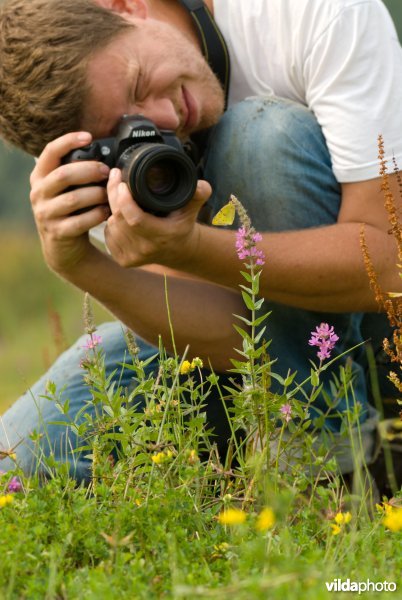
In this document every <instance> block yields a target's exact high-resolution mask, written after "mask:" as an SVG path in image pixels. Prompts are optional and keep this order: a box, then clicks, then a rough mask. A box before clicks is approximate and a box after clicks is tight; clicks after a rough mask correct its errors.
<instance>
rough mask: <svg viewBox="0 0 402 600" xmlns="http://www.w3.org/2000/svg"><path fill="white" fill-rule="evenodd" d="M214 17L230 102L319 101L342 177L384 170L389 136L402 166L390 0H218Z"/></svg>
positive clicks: (401, 110) (401, 104)
mask: <svg viewBox="0 0 402 600" xmlns="http://www.w3.org/2000/svg"><path fill="white" fill-rule="evenodd" d="M214 16H215V20H216V22H217V24H218V26H219V28H220V29H221V31H222V33H223V36H224V38H225V40H226V42H227V44H228V48H229V53H230V58H231V69H232V72H231V88H230V96H229V103H230V104H233V103H234V102H238V101H240V100H242V99H244V98H246V97H248V96H255V95H269V94H275V95H276V96H281V97H284V98H288V99H290V100H295V101H297V102H300V103H302V104H304V105H305V106H307V107H309V108H310V109H311V110H312V111H313V112H314V114H315V116H316V118H317V120H318V122H319V123H320V125H321V127H322V130H323V133H324V136H325V138H326V141H327V145H328V149H329V151H330V154H331V158H332V166H333V170H334V173H335V176H336V178H337V179H338V181H340V182H349V181H362V180H366V179H373V178H375V177H378V175H379V166H378V158H377V155H378V148H377V138H378V135H379V134H382V135H383V137H384V142H385V151H386V154H387V155H388V156H389V157H390V158H392V156H395V159H396V161H397V163H398V166H399V167H400V168H401V169H402V49H401V45H400V43H399V41H398V36H397V33H396V30H395V27H394V24H393V22H392V20H391V17H390V15H389V13H388V11H387V9H386V8H385V6H384V4H383V3H382V2H381V0H214ZM391 168H392V165H391Z"/></svg>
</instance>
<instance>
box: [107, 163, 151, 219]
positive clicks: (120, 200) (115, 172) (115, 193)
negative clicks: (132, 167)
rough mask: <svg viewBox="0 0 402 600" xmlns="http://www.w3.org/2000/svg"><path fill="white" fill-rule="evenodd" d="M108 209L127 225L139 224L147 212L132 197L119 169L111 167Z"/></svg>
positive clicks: (147, 214)
mask: <svg viewBox="0 0 402 600" xmlns="http://www.w3.org/2000/svg"><path fill="white" fill-rule="evenodd" d="M107 192H108V198H109V204H110V209H111V211H112V214H113V215H114V217H116V218H119V217H120V216H122V217H123V218H124V220H125V221H126V222H127V224H128V225H130V226H134V225H141V223H142V222H143V221H144V219H146V218H147V217H148V216H152V215H149V213H145V212H144V211H143V210H142V208H140V207H139V206H138V204H137V203H136V202H135V199H134V198H133V197H132V195H131V192H130V190H129V189H128V186H127V184H126V183H124V182H123V181H122V180H121V171H120V170H119V169H112V170H111V171H110V175H109V181H108V185H107Z"/></svg>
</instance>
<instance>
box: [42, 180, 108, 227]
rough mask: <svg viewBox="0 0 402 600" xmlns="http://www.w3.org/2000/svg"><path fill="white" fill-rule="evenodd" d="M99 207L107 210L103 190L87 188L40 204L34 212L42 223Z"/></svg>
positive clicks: (106, 201)
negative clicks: (101, 206)
mask: <svg viewBox="0 0 402 600" xmlns="http://www.w3.org/2000/svg"><path fill="white" fill-rule="evenodd" d="M99 205H104V206H106V207H107V208H109V207H108V198H107V194H106V190H105V188H103V187H99V186H88V187H82V188H77V189H75V190H71V191H68V192H66V193H65V194H61V195H60V196H57V197H56V198H53V199H52V200H51V201H49V202H41V203H39V204H38V205H37V206H36V207H35V211H34V212H35V217H36V219H37V220H41V221H43V220H45V219H47V220H49V219H58V218H63V217H66V216H69V215H72V214H75V213H78V212H82V211H85V210H88V209H91V208H94V207H95V206H99ZM109 212H110V209H109Z"/></svg>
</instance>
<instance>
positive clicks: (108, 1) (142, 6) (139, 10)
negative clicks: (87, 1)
mask: <svg viewBox="0 0 402 600" xmlns="http://www.w3.org/2000/svg"><path fill="white" fill-rule="evenodd" d="M95 2H96V4H99V6H102V7H103V8H107V9H108V10H111V11H113V12H116V13H119V14H121V15H124V14H126V15H131V16H133V17H137V18H138V19H146V18H147V16H148V5H147V0H95Z"/></svg>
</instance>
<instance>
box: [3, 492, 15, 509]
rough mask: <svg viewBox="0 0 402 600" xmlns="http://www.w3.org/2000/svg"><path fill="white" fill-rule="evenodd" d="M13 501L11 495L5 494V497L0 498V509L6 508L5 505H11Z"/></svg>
mask: <svg viewBox="0 0 402 600" xmlns="http://www.w3.org/2000/svg"><path fill="white" fill-rule="evenodd" d="M13 500H14V497H13V496H12V494H6V495H5V496H0V508H3V507H4V506H7V504H11V503H12V502H13Z"/></svg>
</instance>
